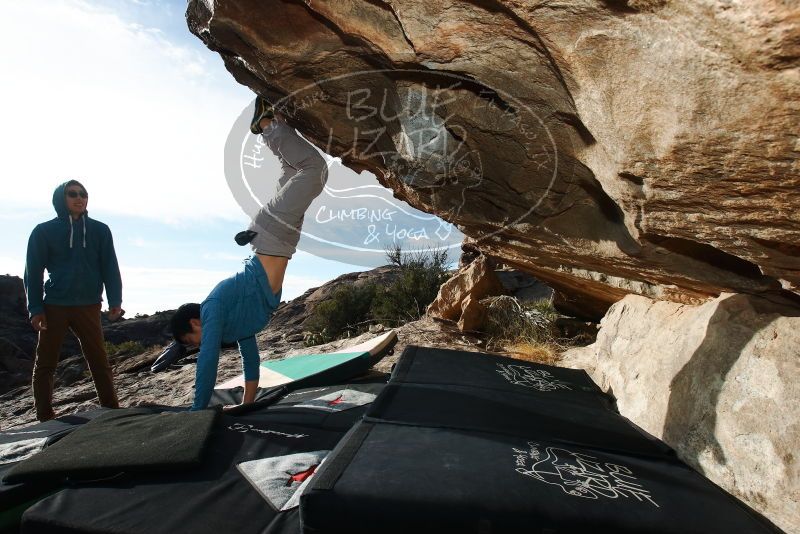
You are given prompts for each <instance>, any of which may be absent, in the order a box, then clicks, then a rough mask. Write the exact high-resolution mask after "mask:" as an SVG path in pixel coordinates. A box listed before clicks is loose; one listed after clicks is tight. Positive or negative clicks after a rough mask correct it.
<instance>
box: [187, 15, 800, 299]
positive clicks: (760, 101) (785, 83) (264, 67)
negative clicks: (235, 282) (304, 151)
mask: <svg viewBox="0 0 800 534" xmlns="http://www.w3.org/2000/svg"><path fill="white" fill-rule="evenodd" d="M723 7H724V9H723ZM799 18H800V14H798V10H797V9H792V8H790V7H789V5H788V4H784V3H781V2H777V1H775V0H759V1H758V2H756V3H754V4H753V3H750V4H736V5H727V4H726V5H725V6H722V5H721V4H715V3H712V2H704V1H699V0H697V1H693V2H689V3H686V2H681V3H678V2H675V3H672V2H667V1H665V0H652V1H645V0H637V1H634V0H630V1H628V2H625V1H621V0H620V1H612V0H606V1H579V0H575V1H570V0H567V1H565V2H558V3H552V4H551V3H546V2H533V1H501V0H469V1H463V2H453V1H444V2H442V1H437V0H431V1H427V2H417V1H410V0H392V1H391V2H389V1H381V0H337V1H336V2H325V1H312V0H307V1H306V2H301V1H284V0H271V1H264V0H237V1H230V0H229V1H224V0H217V1H216V2H214V1H211V0H190V2H189V5H188V10H187V21H188V24H189V28H190V30H191V31H192V32H193V33H194V34H195V35H197V36H198V37H200V38H201V39H202V40H203V42H204V43H205V44H206V45H207V46H208V47H209V48H210V49H212V50H215V51H217V52H218V53H219V54H220V55H221V56H222V58H223V60H224V62H225V65H226V67H227V68H228V70H229V71H230V72H231V74H233V76H234V78H236V80H237V81H238V82H239V83H241V84H244V85H246V86H248V87H249V88H251V89H252V90H253V91H254V92H256V93H258V94H261V95H262V96H265V97H267V98H269V99H270V100H272V101H273V102H276V103H278V104H279V106H282V109H283V110H284V112H285V114H286V115H287V116H288V120H289V122H290V123H291V124H292V125H293V126H294V127H296V128H297V129H298V131H300V132H302V133H303V135H304V136H305V137H306V138H307V139H309V140H311V141H312V142H313V143H315V144H316V145H317V146H318V147H320V148H321V149H322V150H324V151H325V152H327V153H328V154H330V155H331V156H336V157H340V158H341V159H342V162H343V164H345V165H346V166H348V167H350V168H352V169H354V170H356V171H359V172H360V171H362V170H368V171H370V172H372V173H374V174H375V175H376V176H377V177H378V180H379V182H380V183H381V184H383V185H384V186H386V187H389V188H391V189H392V190H393V191H394V194H395V196H396V197H397V198H399V199H402V200H405V201H407V202H408V203H410V204H411V205H412V206H414V207H416V208H418V209H421V210H424V211H427V212H430V213H435V214H437V215H439V216H440V217H442V218H444V219H445V220H448V221H450V222H452V223H454V224H457V225H458V227H459V228H460V229H461V230H462V231H463V232H464V234H465V235H466V236H467V238H468V240H469V241H470V242H473V243H474V244H476V245H477V246H478V247H479V248H480V249H481V250H482V251H484V252H485V253H488V254H490V255H492V256H496V257H498V258H499V259H500V260H501V261H503V262H505V263H508V264H511V265H514V266H516V267H518V268H521V269H523V270H526V271H528V272H530V273H532V274H534V275H536V276H537V277H539V278H541V279H542V280H543V281H546V282H548V283H550V284H551V285H553V287H555V288H556V289H558V290H560V291H562V292H564V293H569V294H572V295H573V297H575V298H576V299H577V300H581V299H585V300H586V302H590V303H591V305H590V308H591V311H590V312H589V314H591V315H602V313H603V312H604V311H605V308H606V307H607V306H608V305H610V304H611V303H613V302H615V301H617V300H619V299H620V298H622V297H623V296H624V295H625V294H628V293H635V294H640V295H644V296H647V297H650V298H656V299H667V300H673V301H678V302H684V303H694V302H699V301H702V300H705V299H706V298H708V297H710V296H716V295H718V294H719V293H720V292H723V291H726V292H740V293H755V294H777V293H783V294H787V295H788V296H790V297H793V298H795V297H797V295H798V291H799V290H798V287H800V245H798V243H800V215H798V213H800V210H798V208H800V187H799V186H800V172H798V171H800V164H799V163H798V156H800V138H798V133H800V120H798V117H800V69H799V68H798V67H799V66H800V25H798V24H797V21H798V19H799ZM443 147H445V148H443Z"/></svg>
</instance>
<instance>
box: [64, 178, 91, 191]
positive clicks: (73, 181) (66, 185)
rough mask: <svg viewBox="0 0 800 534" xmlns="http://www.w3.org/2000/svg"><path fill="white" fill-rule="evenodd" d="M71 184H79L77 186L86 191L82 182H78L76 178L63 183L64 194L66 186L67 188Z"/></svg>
mask: <svg viewBox="0 0 800 534" xmlns="http://www.w3.org/2000/svg"><path fill="white" fill-rule="evenodd" d="M72 185H79V186H80V187H81V189H83V190H84V191H86V188H85V187H84V186H83V184H82V183H80V182H79V181H78V180H70V181H69V182H67V183H66V184H65V185H64V193H65V194H66V191H67V188H69V187H70V186H72Z"/></svg>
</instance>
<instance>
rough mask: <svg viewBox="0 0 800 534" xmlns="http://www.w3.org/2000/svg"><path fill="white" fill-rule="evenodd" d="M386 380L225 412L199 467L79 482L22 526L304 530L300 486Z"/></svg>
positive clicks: (134, 533) (30, 513)
mask: <svg viewBox="0 0 800 534" xmlns="http://www.w3.org/2000/svg"><path fill="white" fill-rule="evenodd" d="M385 382H386V377H385V376H382V377H376V378H375V379H373V380H365V381H357V382H352V383H346V384H340V385H332V386H322V387H317V388H307V389H300V390H296V391H294V392H290V393H285V394H283V395H282V396H280V397H279V398H276V399H275V400H274V402H273V403H272V404H269V405H262V406H260V407H258V408H257V409H254V410H251V411H249V412H247V413H242V414H238V415H228V414H222V415H220V416H219V418H218V419H217V420H216V421H215V423H214V426H213V428H212V429H211V433H210V439H209V442H208V444H207V446H206V448H205V453H204V456H203V460H202V462H201V463H200V465H197V466H196V467H194V468H193V469H191V470H181V471H170V472H164V473H157V472H152V471H149V470H148V471H142V470H139V471H129V472H126V473H124V475H121V476H118V477H114V478H110V479H106V480H102V481H96V482H91V481H85V482H82V483H79V484H73V485H72V486H71V487H69V488H67V489H65V490H62V491H60V492H58V493H56V494H54V495H52V496H50V497H47V498H46V499H43V500H41V501H40V502H38V503H37V504H35V505H34V506H31V507H30V508H29V509H28V510H27V511H26V512H25V514H24V516H23V521H22V531H23V532H25V533H50V532H62V533H65V532H71V533H77V532H94V533H96V532H115V533H131V534H138V533H141V534H145V533H147V534H150V533H160V532H163V533H167V532H170V533H174V532H196V533H203V532H210V533H211V532H213V533H217V532H237V533H245V534H246V533H264V532H269V533H296V532H299V531H300V526H299V510H298V508H297V505H298V503H299V496H300V492H301V491H302V490H303V489H304V488H305V487H306V485H307V483H308V482H310V480H311V476H312V475H313V474H314V472H315V470H316V469H317V468H318V466H319V464H320V462H321V461H322V460H323V459H324V458H325V457H326V456H327V455H328V453H329V452H330V451H331V450H332V449H333V448H334V447H335V446H336V444H337V443H338V442H339V441H340V440H341V438H342V437H343V435H344V434H345V432H346V431H347V430H349V429H350V428H352V426H353V425H354V424H355V423H356V422H357V421H359V420H361V419H362V417H363V415H364V413H365V411H366V409H367V407H368V405H369V403H370V402H371V401H372V400H374V399H375V398H376V396H377V395H378V394H379V393H380V391H381V389H382V388H383V387H384V385H385ZM209 411H210V410H209ZM192 413H200V412H192Z"/></svg>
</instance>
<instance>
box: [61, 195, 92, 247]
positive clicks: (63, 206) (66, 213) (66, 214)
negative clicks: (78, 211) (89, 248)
mask: <svg viewBox="0 0 800 534" xmlns="http://www.w3.org/2000/svg"><path fill="white" fill-rule="evenodd" d="M71 185H79V186H81V187H83V184H82V183H80V182H79V181H78V180H68V181H66V182H64V183H63V184H61V185H59V186H58V187H56V190H55V191H53V208H55V210H56V215H58V218H59V219H67V220H68V221H69V248H72V240H73V234H74V231H73V221H72V217H70V215H69V209H68V208H67V197H66V191H67V187H69V186H71ZM83 190H84V191H86V188H85V187H83ZM88 217H89V212H88V211H84V212H83V216H82V217H81V219H82V220H83V248H86V219H87V218H88Z"/></svg>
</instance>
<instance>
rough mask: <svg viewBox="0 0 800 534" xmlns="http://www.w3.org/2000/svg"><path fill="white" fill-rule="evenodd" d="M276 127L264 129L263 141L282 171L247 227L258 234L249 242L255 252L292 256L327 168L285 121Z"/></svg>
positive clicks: (320, 191)
mask: <svg viewBox="0 0 800 534" xmlns="http://www.w3.org/2000/svg"><path fill="white" fill-rule="evenodd" d="M275 126H276V127H274V128H271V129H269V130H266V129H265V134H264V140H265V141H266V144H267V146H269V147H270V148H271V149H272V151H273V153H275V155H277V156H278V158H279V159H280V161H281V166H282V169H283V172H282V173H281V177H280V179H279V180H278V184H277V188H276V191H275V196H274V197H272V199H271V200H270V201H269V202H268V203H267V204H266V205H265V206H264V207H263V208H261V210H259V212H258V214H256V217H255V218H254V219H253V221H252V222H251V223H250V227H249V228H248V229H249V230H252V231H254V232H256V233H257V235H256V237H255V238H254V239H253V241H251V243H250V245H251V246H252V247H253V250H254V251H255V252H257V253H258V254H266V255H269V256H283V257H286V258H291V257H292V255H293V254H294V253H295V251H296V250H297V243H298V241H300V233H301V230H302V227H303V219H304V216H305V213H306V211H307V210H308V208H309V206H311V203H312V202H313V201H314V199H315V198H317V197H318V196H319V195H320V193H322V190H323V189H324V188H325V183H326V182H327V180H328V167H327V165H326V164H325V160H324V159H323V158H322V156H320V155H319V153H317V151H316V149H314V147H313V146H311V145H310V144H309V143H308V142H307V141H305V140H304V139H302V138H301V137H300V136H298V135H297V133H296V132H295V131H294V129H293V128H291V127H290V126H288V125H287V124H285V123H279V124H276V125H275Z"/></svg>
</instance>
